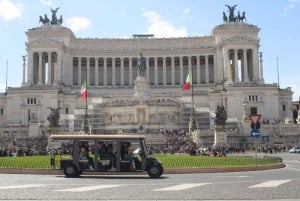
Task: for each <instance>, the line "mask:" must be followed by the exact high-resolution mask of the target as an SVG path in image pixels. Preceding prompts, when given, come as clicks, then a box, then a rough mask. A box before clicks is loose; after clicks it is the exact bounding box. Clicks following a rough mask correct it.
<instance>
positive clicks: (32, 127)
mask: <svg viewBox="0 0 300 201" xmlns="http://www.w3.org/2000/svg"><path fill="white" fill-rule="evenodd" d="M41 132H42V131H41V129H40V123H29V127H28V137H38V136H40V135H39V134H40V133H41Z"/></svg>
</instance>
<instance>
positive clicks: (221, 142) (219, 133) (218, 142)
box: [213, 125, 227, 147]
mask: <svg viewBox="0 0 300 201" xmlns="http://www.w3.org/2000/svg"><path fill="white" fill-rule="evenodd" d="M213 146H214V147H217V146H221V147H223V146H227V133H226V131H225V130H224V129H223V126H219V125H216V126H215V140H214V145H213Z"/></svg>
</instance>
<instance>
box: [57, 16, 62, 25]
mask: <svg viewBox="0 0 300 201" xmlns="http://www.w3.org/2000/svg"><path fill="white" fill-rule="evenodd" d="M57 22H58V24H62V23H63V17H62V15H60V18H59V19H58V21H57Z"/></svg>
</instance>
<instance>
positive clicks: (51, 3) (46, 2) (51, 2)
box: [40, 0, 53, 7]
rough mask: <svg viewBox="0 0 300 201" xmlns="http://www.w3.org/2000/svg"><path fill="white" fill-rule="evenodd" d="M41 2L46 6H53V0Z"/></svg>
mask: <svg viewBox="0 0 300 201" xmlns="http://www.w3.org/2000/svg"><path fill="white" fill-rule="evenodd" d="M40 2H41V3H42V4H44V5H46V6H49V7H51V6H53V1H52V0H40Z"/></svg>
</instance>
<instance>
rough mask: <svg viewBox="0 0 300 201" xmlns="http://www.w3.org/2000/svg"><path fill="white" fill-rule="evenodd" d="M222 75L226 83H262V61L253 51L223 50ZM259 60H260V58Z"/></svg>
mask: <svg viewBox="0 0 300 201" xmlns="http://www.w3.org/2000/svg"><path fill="white" fill-rule="evenodd" d="M223 54H224V55H223V57H224V65H225V67H224V69H225V72H224V75H225V80H227V81H228V83H234V82H249V81H263V67H262V61H260V62H259V59H258V52H257V51H256V50H253V49H229V48H228V49H224V53H223ZM260 59H261V58H260Z"/></svg>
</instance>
